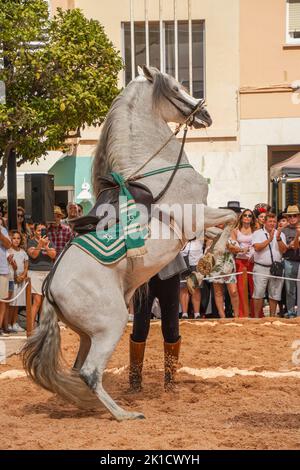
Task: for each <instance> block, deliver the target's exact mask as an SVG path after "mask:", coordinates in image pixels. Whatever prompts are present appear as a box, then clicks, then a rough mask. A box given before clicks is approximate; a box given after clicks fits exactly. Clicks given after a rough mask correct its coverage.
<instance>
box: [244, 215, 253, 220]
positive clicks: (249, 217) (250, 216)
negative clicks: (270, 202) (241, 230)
mask: <svg viewBox="0 0 300 470" xmlns="http://www.w3.org/2000/svg"><path fill="white" fill-rule="evenodd" d="M243 217H247V218H248V219H252V214H244V215H243Z"/></svg>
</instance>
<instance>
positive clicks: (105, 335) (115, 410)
mask: <svg viewBox="0 0 300 470" xmlns="http://www.w3.org/2000/svg"><path fill="white" fill-rule="evenodd" d="M123 309H124V312H120V307H119V308H117V307H116V310H115V312H118V317H116V313H114V315H113V313H112V314H111V318H110V319H109V320H108V322H107V324H106V325H105V327H104V328H103V326H102V328H101V330H100V328H99V331H98V332H95V334H94V335H93V336H92V338H91V348H90V350H89V353H88V355H87V358H86V360H85V362H84V365H83V367H82V368H81V370H80V372H79V374H80V376H81V378H82V379H83V380H84V381H85V382H86V384H87V385H88V386H89V387H90V389H91V390H92V391H93V392H94V393H95V394H96V395H97V397H98V398H99V400H100V401H101V402H102V403H103V405H104V406H105V407H106V408H107V409H108V411H110V413H111V414H112V415H113V416H114V417H115V418H116V419H117V420H118V421H122V420H125V419H138V418H144V415H143V414H142V413H138V412H129V411H125V410H123V409H122V408H121V407H120V406H118V405H117V404H116V403H115V402H114V400H113V399H112V398H111V397H110V396H109V394H108V393H107V392H106V391H105V390H104V388H103V385H102V376H103V371H104V369H105V367H106V364H107V362H108V360H109V359H110V357H111V355H112V353H113V351H114V349H115V347H116V345H117V343H118V341H119V339H120V337H121V335H122V333H123V331H124V327H125V325H126V322H127V318H128V313H127V309H126V307H125V304H124V306H123ZM121 316H122V317H124V318H123V319H121V318H120V317H121Z"/></svg>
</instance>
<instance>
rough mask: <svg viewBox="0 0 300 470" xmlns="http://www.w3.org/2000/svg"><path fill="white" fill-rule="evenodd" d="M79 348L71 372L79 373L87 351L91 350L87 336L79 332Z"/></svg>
mask: <svg viewBox="0 0 300 470" xmlns="http://www.w3.org/2000/svg"><path fill="white" fill-rule="evenodd" d="M79 334H80V346H79V351H78V353H77V357H76V360H75V363H74V366H73V370H77V371H79V370H80V369H81V367H82V366H83V364H84V361H85V360H86V358H87V355H88V353H89V350H90V348H91V339H90V337H89V336H88V335H86V334H85V333H83V332H80V333H79Z"/></svg>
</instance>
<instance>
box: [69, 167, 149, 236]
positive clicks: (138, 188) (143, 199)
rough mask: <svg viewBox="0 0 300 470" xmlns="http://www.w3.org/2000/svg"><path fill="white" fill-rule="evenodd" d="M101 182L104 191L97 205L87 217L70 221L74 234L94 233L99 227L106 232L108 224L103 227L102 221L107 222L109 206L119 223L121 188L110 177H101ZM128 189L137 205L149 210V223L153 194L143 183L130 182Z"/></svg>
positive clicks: (116, 221)
mask: <svg viewBox="0 0 300 470" xmlns="http://www.w3.org/2000/svg"><path fill="white" fill-rule="evenodd" d="M101 182H102V189H101V191H100V194H99V196H98V198H97V201H96V204H95V205H94V207H93V208H92V209H91V210H90V212H89V213H88V214H87V215H84V216H82V217H77V218H76V219H72V220H70V223H71V224H72V227H73V230H74V232H76V233H78V234H79V235H83V234H85V233H89V232H93V231H95V230H96V228H97V226H98V229H100V230H101V229H103V230H105V229H107V228H108V226H107V223H104V222H103V225H102V226H101V221H106V220H107V216H108V208H107V204H109V205H112V206H113V208H114V211H115V214H116V219H115V223H118V222H119V194H120V186H119V185H117V184H116V182H115V180H114V179H113V177H112V176H110V175H107V176H103V177H101ZM126 187H127V189H128V190H129V192H130V193H131V195H132V197H133V199H134V200H135V202H136V204H142V205H143V206H144V208H145V211H146V210H147V214H148V222H149V221H150V218H151V205H152V204H154V198H153V194H152V192H151V191H150V189H149V188H147V186H145V185H144V184H142V183H138V182H137V181H130V182H128V183H127V184H126ZM99 223H100V224H99ZM98 224H99V225H98Z"/></svg>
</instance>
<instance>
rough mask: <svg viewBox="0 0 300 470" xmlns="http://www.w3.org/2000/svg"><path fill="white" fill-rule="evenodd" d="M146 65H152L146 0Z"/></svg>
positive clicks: (146, 2) (146, 0)
mask: <svg viewBox="0 0 300 470" xmlns="http://www.w3.org/2000/svg"><path fill="white" fill-rule="evenodd" d="M145 35H146V65H147V67H149V65H150V50H149V19H148V0H145Z"/></svg>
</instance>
